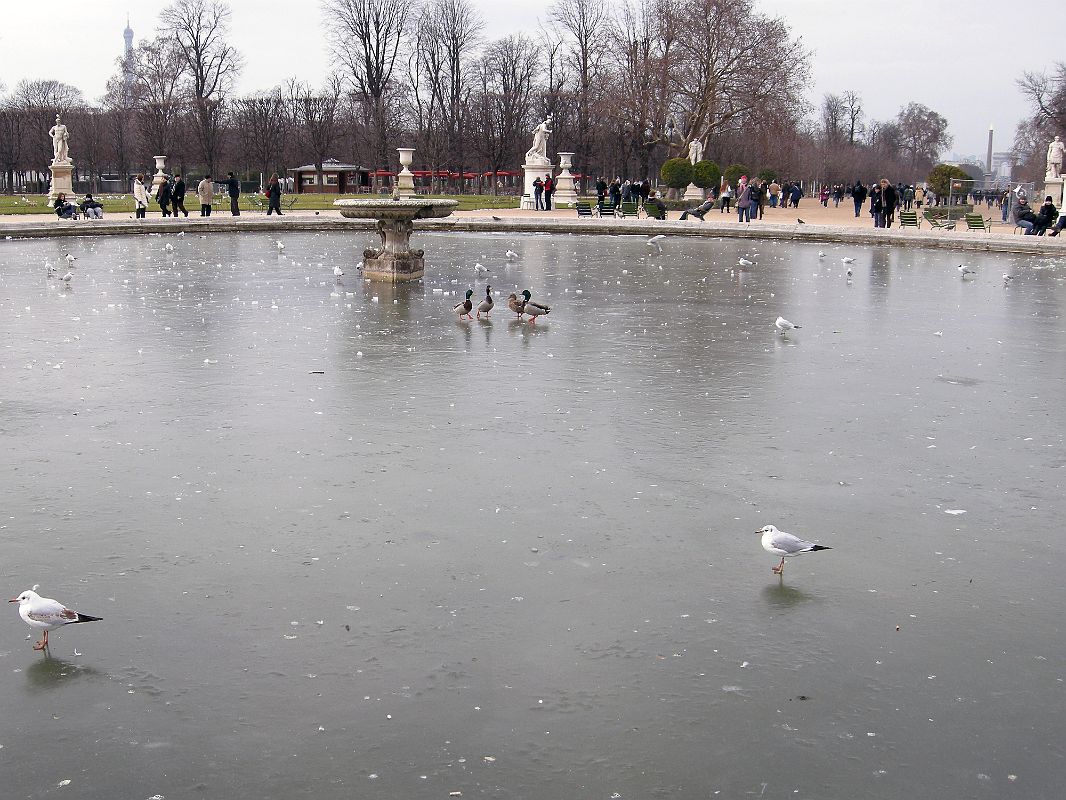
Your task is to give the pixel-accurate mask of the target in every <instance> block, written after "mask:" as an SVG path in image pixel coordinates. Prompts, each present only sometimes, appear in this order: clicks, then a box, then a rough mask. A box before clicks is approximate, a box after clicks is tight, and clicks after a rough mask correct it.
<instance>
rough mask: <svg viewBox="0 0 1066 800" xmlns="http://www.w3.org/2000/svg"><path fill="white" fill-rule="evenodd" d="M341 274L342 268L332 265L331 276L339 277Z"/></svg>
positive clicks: (342, 272)
mask: <svg viewBox="0 0 1066 800" xmlns="http://www.w3.org/2000/svg"><path fill="white" fill-rule="evenodd" d="M343 274H344V270H343V269H341V268H340V267H334V268H333V276H334V277H336V278H339V277H341V275H343Z"/></svg>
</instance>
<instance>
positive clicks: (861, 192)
mask: <svg viewBox="0 0 1066 800" xmlns="http://www.w3.org/2000/svg"><path fill="white" fill-rule="evenodd" d="M866 195H867V191H866V187H865V186H863V185H862V181H855V186H854V188H852V190H851V199H852V200H854V201H855V216H856V217H858V216H859V214H860V213H862V205H863V203H865V202H866Z"/></svg>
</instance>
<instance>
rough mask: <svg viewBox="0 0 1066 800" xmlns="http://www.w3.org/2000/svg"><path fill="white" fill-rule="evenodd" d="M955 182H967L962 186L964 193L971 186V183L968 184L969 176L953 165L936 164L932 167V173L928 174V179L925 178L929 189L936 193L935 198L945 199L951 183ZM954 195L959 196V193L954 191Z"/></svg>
mask: <svg viewBox="0 0 1066 800" xmlns="http://www.w3.org/2000/svg"><path fill="white" fill-rule="evenodd" d="M955 180H962V181H967V182H966V183H964V184H963V186H964V187H965V190H966V191H969V189H970V187H972V186H973V184H972V183H969V181H970V176H969V175H968V174H967V173H966V172H965V171H963V170H961V169H959V168H958V167H956V166H955V165H954V164H937V165H936V166H935V167H933V170H932V172H930V173H929V177H928V178H926V182H927V183H928V184H929V188H931V189H932V190H933V191H934V192H936V196H937V197H947V196H948V194H949V190H950V188H951V182H952V181H955ZM954 194H956V195H958V194H961V191H959V190H956V191H955V192H954Z"/></svg>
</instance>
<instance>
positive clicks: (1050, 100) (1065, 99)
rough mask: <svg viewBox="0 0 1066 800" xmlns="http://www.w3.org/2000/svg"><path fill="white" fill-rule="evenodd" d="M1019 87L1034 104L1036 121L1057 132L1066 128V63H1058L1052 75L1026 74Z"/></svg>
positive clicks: (1040, 73)
mask: <svg viewBox="0 0 1066 800" xmlns="http://www.w3.org/2000/svg"><path fill="white" fill-rule="evenodd" d="M1018 87H1019V88H1020V89H1021V90H1022V94H1023V95H1024V96H1025V97H1026V98H1028V100H1029V102H1030V103H1031V104H1032V106H1033V117H1034V119H1035V120H1037V121H1040V122H1043V123H1044V124H1045V125H1049V126H1050V127H1053V128H1055V129H1056V130H1062V129H1063V128H1066V62H1062V61H1059V62H1056V64H1055V67H1054V69H1053V70H1052V72H1051V74H1048V73H1044V72H1026V73H1025V74H1024V75H1023V76H1022V78H1021V80H1019V81H1018ZM1042 127H1043V126H1042Z"/></svg>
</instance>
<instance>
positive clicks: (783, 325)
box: [774, 317, 803, 333]
mask: <svg viewBox="0 0 1066 800" xmlns="http://www.w3.org/2000/svg"><path fill="white" fill-rule="evenodd" d="M774 327H776V328H777V329H778V330H779V331H781V333H787V332H788V331H791V330H799V329H800V328H802V327H803V326H802V325H795V324H793V323H791V322H789V321H788V320H787V319H785V318H784V317H778V318H777V321H776V322H774Z"/></svg>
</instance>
